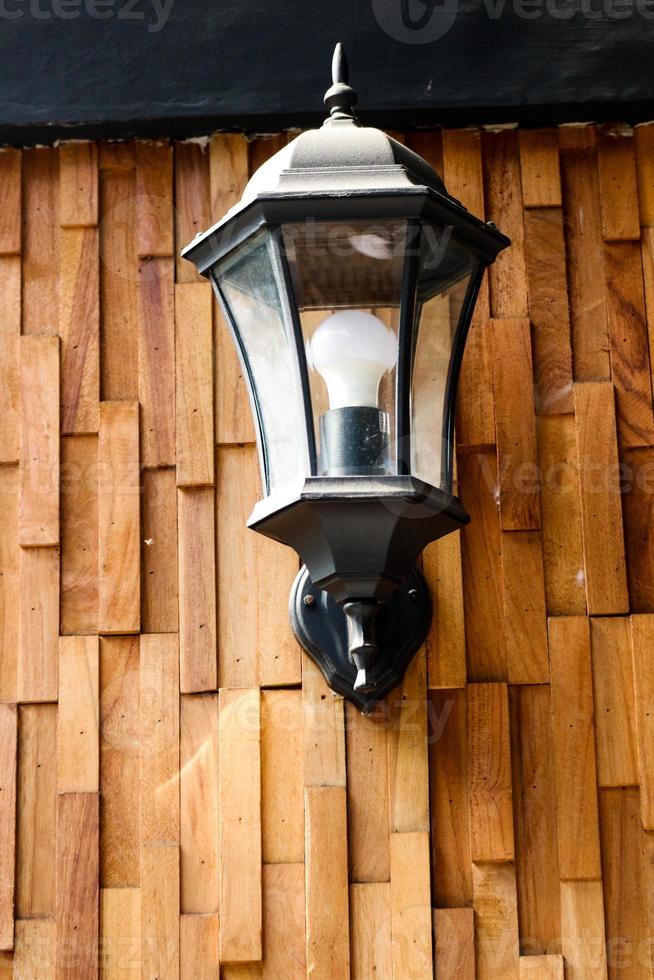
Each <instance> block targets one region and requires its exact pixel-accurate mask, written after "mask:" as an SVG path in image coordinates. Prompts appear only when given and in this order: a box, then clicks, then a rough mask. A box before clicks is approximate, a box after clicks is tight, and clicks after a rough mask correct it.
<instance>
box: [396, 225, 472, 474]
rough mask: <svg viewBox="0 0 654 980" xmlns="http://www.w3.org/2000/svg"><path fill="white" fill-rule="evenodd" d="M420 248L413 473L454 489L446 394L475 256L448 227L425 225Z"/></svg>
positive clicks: (414, 387)
mask: <svg viewBox="0 0 654 980" xmlns="http://www.w3.org/2000/svg"><path fill="white" fill-rule="evenodd" d="M420 251H421V256H420V268H419V271H418V284H417V297H416V298H417V308H416V322H417V337H416V341H415V347H414V355H413V370H412V375H411V472H412V473H413V475H414V476H417V477H418V478H419V479H421V480H424V481H425V483H430V484H431V485H432V486H435V487H442V488H443V489H444V490H451V486H450V485H449V484H450V483H451V479H450V475H449V474H448V473H446V472H445V471H444V463H445V461H446V460H447V458H448V454H447V442H446V440H447V438H448V433H447V429H446V426H447V415H446V411H447V406H446V405H445V398H446V394H447V391H448V379H449V376H450V371H451V364H452V352H453V349H454V348H455V347H456V346H457V344H458V339H459V338H458V331H459V330H460V329H461V327H460V322H459V321H460V318H461V313H462V310H463V306H464V300H465V298H466V293H467V290H468V285H469V283H470V278H471V275H472V272H473V268H474V266H475V259H474V258H473V257H472V255H471V254H470V253H469V252H468V251H467V250H466V249H465V248H463V246H461V245H459V244H458V243H457V242H454V241H453V240H452V239H451V237H450V235H449V232H448V231H445V232H442V231H440V230H438V229H436V228H432V227H430V226H429V227H425V228H423V232H422V243H421V250H420ZM461 339H463V338H461ZM444 440H445V442H444Z"/></svg>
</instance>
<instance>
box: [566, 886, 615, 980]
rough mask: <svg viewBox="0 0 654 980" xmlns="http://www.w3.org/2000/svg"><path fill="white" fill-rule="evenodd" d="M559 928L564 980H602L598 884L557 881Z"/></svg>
mask: <svg viewBox="0 0 654 980" xmlns="http://www.w3.org/2000/svg"><path fill="white" fill-rule="evenodd" d="M561 927H562V932H561V945H562V947H563V956H564V958H565V973H566V978H568V977H569V978H571V980H606V977H607V976H608V974H607V971H606V937H605V932H604V902H603V896H602V882H601V881H563V882H561Z"/></svg>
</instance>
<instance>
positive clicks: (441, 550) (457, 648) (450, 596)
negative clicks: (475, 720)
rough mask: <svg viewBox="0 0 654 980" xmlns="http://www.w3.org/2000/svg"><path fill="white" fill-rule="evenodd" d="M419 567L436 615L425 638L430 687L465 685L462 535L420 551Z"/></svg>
mask: <svg viewBox="0 0 654 980" xmlns="http://www.w3.org/2000/svg"><path fill="white" fill-rule="evenodd" d="M422 570H423V574H424V576H425V578H426V579H427V583H428V585H429V588H430V592H431V594H432V597H433V601H434V606H435V608H436V609H437V610H438V614H437V615H436V616H433V617H432V621H431V626H430V628H429V633H428V634H427V639H426V641H425V645H426V649H427V682H428V686H429V687H430V689H432V690H434V689H437V688H452V687H464V686H465V683H466V638H465V616H464V608H463V572H462V566H461V536H460V535H459V534H448V535H446V536H445V537H444V538H441V539H440V540H439V541H434V542H433V543H432V544H430V545H428V547H427V548H426V549H425V550H424V551H423V553H422Z"/></svg>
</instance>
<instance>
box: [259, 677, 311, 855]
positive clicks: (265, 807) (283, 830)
mask: <svg viewBox="0 0 654 980" xmlns="http://www.w3.org/2000/svg"><path fill="white" fill-rule="evenodd" d="M302 721H303V718H302V692H301V691H289V690H279V691H262V694H261V848H262V858H263V861H264V863H265V864H299V863H300V862H302V861H303V860H304V786H303V779H302V776H303V766H302V752H303V745H302ZM281 772H284V773H285V778H284V779H283V780H280V778H279V774H280V773H281Z"/></svg>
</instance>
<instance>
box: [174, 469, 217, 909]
mask: <svg viewBox="0 0 654 980" xmlns="http://www.w3.org/2000/svg"><path fill="white" fill-rule="evenodd" d="M214 518H215V493H214V491H213V488H212V487H201V488H199V487H197V488H193V489H189V490H178V492H177V520H178V534H179V545H178V548H179V654H180V690H181V691H182V692H183V693H184V694H188V693H191V692H197V691H213V690H215V689H216V686H217V681H218V664H217V661H216V642H217V640H216V635H217V634H216V559H215V550H214V549H215V545H214V541H215V537H214ZM191 911H193V910H191ZM202 911H204V910H202Z"/></svg>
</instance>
